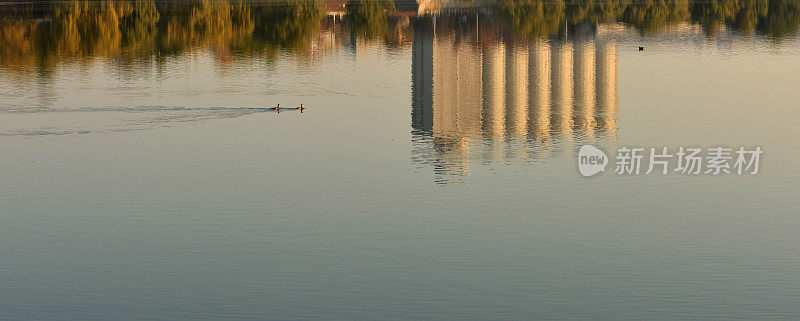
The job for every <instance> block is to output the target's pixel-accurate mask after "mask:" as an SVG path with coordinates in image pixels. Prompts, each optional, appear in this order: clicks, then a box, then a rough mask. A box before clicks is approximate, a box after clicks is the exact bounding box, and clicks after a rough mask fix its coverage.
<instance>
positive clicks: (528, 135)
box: [412, 18, 617, 181]
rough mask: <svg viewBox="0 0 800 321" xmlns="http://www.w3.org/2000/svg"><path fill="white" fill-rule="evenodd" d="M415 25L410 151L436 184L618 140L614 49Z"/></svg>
mask: <svg viewBox="0 0 800 321" xmlns="http://www.w3.org/2000/svg"><path fill="white" fill-rule="evenodd" d="M413 24H414V40H413V42H412V96H413V97H412V127H413V133H414V142H415V143H414V144H415V146H414V153H415V155H416V156H420V155H426V157H416V158H417V160H418V161H420V162H430V163H432V164H433V165H434V168H435V171H436V172H437V173H438V174H442V175H447V176H440V177H439V178H440V179H442V180H443V181H458V180H459V179H461V178H459V175H462V176H463V175H464V174H468V173H469V163H470V162H472V161H480V160H482V161H483V162H488V163H491V162H508V161H511V160H527V159H548V158H550V157H553V156H565V155H568V154H569V153H571V152H572V151H573V150H574V148H575V146H576V145H578V144H584V143H603V142H606V141H614V140H616V125H615V122H616V121H615V116H616V109H617V108H616V101H617V99H616V94H617V61H616V60H617V51H616V50H617V47H616V43H615V42H613V41H599V40H597V39H596V38H595V37H594V36H592V35H589V36H582V37H577V38H576V39H569V41H566V40H563V39H561V40H559V39H550V40H548V39H537V40H531V41H522V42H521V41H506V40H502V38H493V39H491V40H490V41H476V39H480V38H481V37H480V35H476V34H474V33H475V32H476V28H475V27H474V25H473V27H472V28H471V30H472V32H473V34H469V31H468V30H470V28H463V29H464V30H465V31H466V32H458V31H457V30H456V31H454V30H453V29H454V28H452V27H451V28H447V27H446V26H445V25H444V24H442V23H439V24H436V25H435V27H434V22H433V21H431V19H427V18H423V19H418V20H415V21H414V22H413ZM456 28H457V27H456ZM450 175H455V176H450ZM442 177H444V178H442Z"/></svg>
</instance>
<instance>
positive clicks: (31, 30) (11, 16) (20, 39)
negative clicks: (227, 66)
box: [0, 0, 800, 67]
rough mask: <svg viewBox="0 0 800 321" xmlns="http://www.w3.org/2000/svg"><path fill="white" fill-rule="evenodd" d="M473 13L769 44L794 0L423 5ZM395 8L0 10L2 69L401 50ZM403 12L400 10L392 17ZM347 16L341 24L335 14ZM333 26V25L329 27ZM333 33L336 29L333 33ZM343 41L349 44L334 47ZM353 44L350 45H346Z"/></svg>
mask: <svg viewBox="0 0 800 321" xmlns="http://www.w3.org/2000/svg"><path fill="white" fill-rule="evenodd" d="M434 2H435V3H440V2H446V3H450V4H452V6H468V7H469V6H472V7H479V8H480V10H477V11H479V12H480V16H482V17H483V19H488V20H492V21H495V22H497V23H498V24H499V25H500V26H502V27H503V29H504V30H506V32H507V33H510V34H513V35H514V36H516V37H520V38H529V37H545V36H551V35H556V34H560V33H563V32H564V30H565V28H567V29H569V28H574V27H575V26H581V25H585V24H587V23H588V24H596V23H602V22H624V23H627V24H629V25H632V26H635V27H637V28H638V29H639V30H641V31H642V32H645V33H650V32H655V31H658V30H659V29H661V28H664V27H665V26H668V25H670V24H672V23H676V22H685V21H691V22H694V23H698V24H700V25H701V26H702V27H703V28H704V30H706V32H707V33H709V34H713V33H714V32H715V31H716V30H718V29H719V28H720V27H721V26H726V27H729V28H731V29H733V30H737V31H739V32H742V33H752V32H756V33H759V34H764V35H768V36H772V37H782V36H785V35H790V34H794V33H795V32H796V31H797V28H798V26H799V25H800V0H725V1H722V0H720V1H706V0H703V1H699V0H698V1H677V0H676V1H672V0H637V1H631V0H615V1H574V0H501V1H497V2H494V1H491V2H489V1H453V0H449V1H448V0H445V1H436V0H426V1H423V2H421V3H426V4H429V5H430V7H431V8H438V9H437V10H439V9H441V8H443V7H444V6H442V5H441V4H432V3H434ZM398 3H400V4H402V7H403V8H401V9H396V7H397V5H395V1H389V0H380V1H363V0H317V1H303V0H289V1H281V2H277V3H276V2H273V1H228V0H190V1H152V0H135V1H117V0H115V1H109V0H106V1H66V2H29V3H22V4H9V5H4V6H0V43H2V46H0V65H2V66H6V67H7V66H42V64H44V65H45V66H54V65H55V64H57V63H59V62H61V61H64V60H69V59H72V58H80V59H86V58H97V57H101V58H120V59H126V60H132V59H140V60H148V59H150V58H152V57H157V58H159V59H160V57H164V56H169V55H177V54H181V53H183V52H187V51H193V50H197V49H209V50H211V51H213V52H214V54H215V55H217V56H218V57H219V58H220V59H222V60H224V59H226V58H225V57H229V56H236V55H246V56H255V57H265V58H267V59H274V58H275V57H276V56H277V55H278V54H280V53H282V52H287V53H290V54H292V55H296V56H300V57H304V56H312V55H314V52H315V51H316V50H319V47H320V46H319V45H317V44H315V41H317V42H318V40H317V38H319V37H321V36H322V35H323V34H325V33H333V34H335V37H337V38H338V39H340V40H337V41H338V42H340V43H351V42H352V41H353V40H352V39H365V40H367V41H381V40H382V41H383V42H384V43H386V44H389V45H390V47H397V46H402V45H403V44H405V43H406V42H405V41H404V39H406V37H405V36H404V34H405V33H406V32H407V31H409V30H408V28H407V27H408V24H407V23H408V18H407V17H403V16H402V15H409V14H410V15H414V14H417V12H411V11H402V10H406V9H405V7H406V6H407V4H406V2H398ZM398 10H401V11H398ZM339 15H345V18H344V19H338V20H337V19H336V18H335V17H336V16H339ZM337 23H338V26H337V25H336V24H337ZM337 28H338V30H336V32H332V30H333V29H337ZM341 38H348V39H347V40H343V41H342V40H341ZM349 38H352V39H349Z"/></svg>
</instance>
